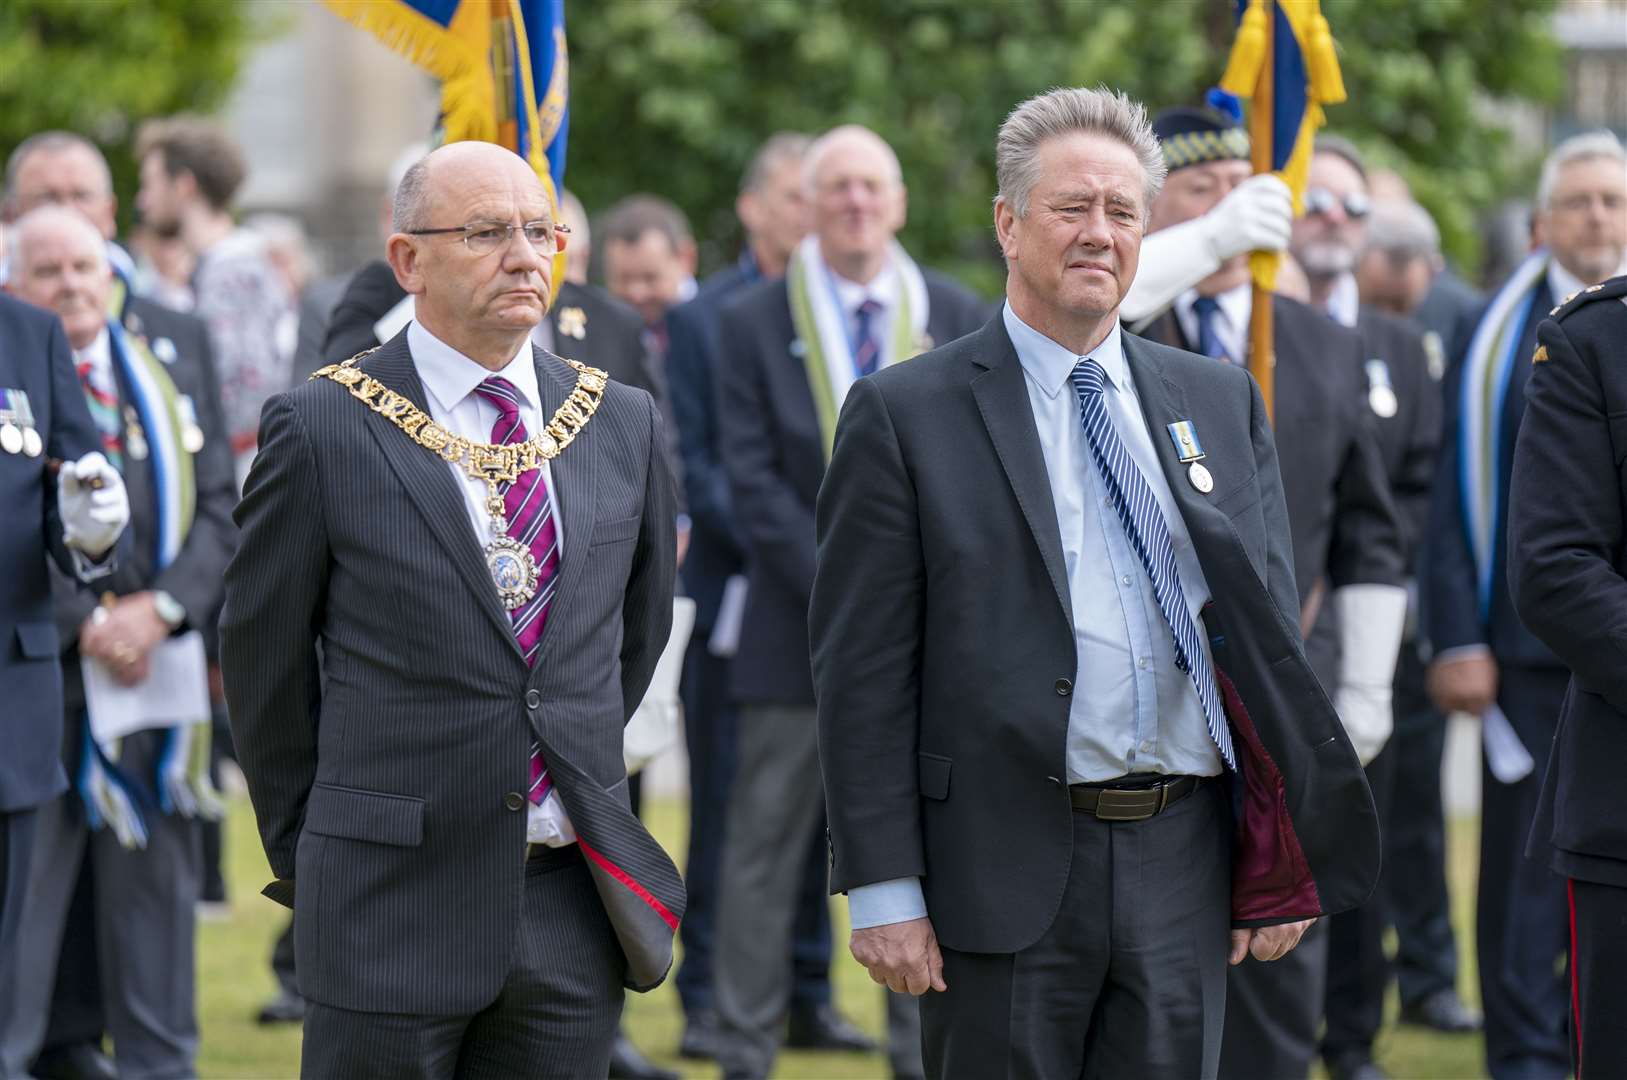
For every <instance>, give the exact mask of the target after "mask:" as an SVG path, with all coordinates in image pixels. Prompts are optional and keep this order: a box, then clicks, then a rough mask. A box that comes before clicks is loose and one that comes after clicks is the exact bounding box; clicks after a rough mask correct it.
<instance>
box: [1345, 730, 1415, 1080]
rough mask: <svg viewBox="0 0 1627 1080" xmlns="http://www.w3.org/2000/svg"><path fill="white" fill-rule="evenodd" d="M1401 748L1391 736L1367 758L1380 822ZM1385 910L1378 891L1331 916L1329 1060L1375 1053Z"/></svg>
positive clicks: (1385, 964)
mask: <svg viewBox="0 0 1627 1080" xmlns="http://www.w3.org/2000/svg"><path fill="white" fill-rule="evenodd" d="M1399 749H1400V748H1399V747H1397V746H1396V745H1395V742H1394V740H1393V739H1392V740H1391V741H1390V742H1389V743H1388V744H1386V745H1385V747H1384V749H1383V750H1381V751H1380V752H1379V755H1378V757H1376V758H1374V759H1373V760H1372V761H1370V762H1368V763H1367V785H1368V787H1370V788H1372V791H1373V802H1374V804H1375V805H1376V806H1377V808H1378V819H1379V821H1380V822H1386V821H1388V820H1389V818H1390V810H1391V804H1392V803H1393V802H1394V801H1395V799H1394V796H1395V794H1396V793H1395V790H1394V787H1395V784H1394V781H1395V766H1396V764H1397V760H1398V754H1397V751H1398V750H1399ZM1437 790H1439V789H1438V788H1437ZM1385 839H1386V840H1387V839H1388V837H1385ZM1387 856H1388V852H1386V857H1387ZM1384 915H1385V908H1384V902H1383V898H1382V897H1381V896H1380V894H1378V893H1374V894H1373V896H1372V897H1371V898H1370V899H1369V900H1368V901H1367V903H1365V904H1363V905H1362V906H1361V907H1359V908H1356V909H1355V910H1354V911H1342V912H1340V913H1339V914H1337V915H1334V916H1332V917H1330V918H1329V919H1328V920H1327V923H1328V971H1327V991H1326V994H1325V1000H1326V1002H1327V1006H1326V1012H1327V1028H1326V1030H1325V1031H1324V1033H1323V1035H1322V1057H1323V1059H1324V1060H1326V1061H1327V1062H1329V1063H1330V1064H1331V1063H1332V1062H1335V1061H1338V1060H1339V1059H1340V1058H1342V1057H1346V1056H1354V1055H1360V1056H1362V1057H1371V1056H1372V1053H1373V1040H1374V1039H1376V1038H1378V1029H1379V1028H1380V1027H1381V1026H1383V1023H1384V991H1385V990H1386V988H1388V986H1389V983H1390V964H1389V960H1388V959H1387V958H1386V957H1385V955H1384V925H1385V919H1384Z"/></svg>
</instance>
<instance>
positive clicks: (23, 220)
mask: <svg viewBox="0 0 1627 1080" xmlns="http://www.w3.org/2000/svg"><path fill="white" fill-rule="evenodd" d="M49 225H66V226H68V227H69V228H71V229H79V230H81V231H83V232H84V234H85V237H86V239H88V240H90V241H91V248H92V250H94V251H95V252H96V258H97V260H98V261H99V262H101V263H102V264H103V265H104V266H105V265H106V264H107V237H105V236H103V235H102V230H100V229H98V228H97V227H96V226H95V225H93V224H91V220H90V218H88V217H86V216H85V215H84V214H81V213H80V212H79V211H77V210H75V209H73V208H72V207H71V206H59V205H57V204H55V203H47V204H45V205H44V206H36V207H35V208H34V209H32V210H30V211H29V212H28V213H26V214H24V215H23V216H22V217H20V218H18V219H17V220H16V221H13V222H12V223H11V224H10V225H8V226H7V227H6V256H7V259H8V266H9V268H10V270H9V272H10V275H11V277H13V278H17V277H19V276H20V275H21V273H22V269H23V265H24V264H23V253H24V252H25V251H26V250H27V248H28V244H27V240H28V235H29V234H30V233H32V232H35V231H36V230H38V229H41V228H43V227H46V226H49Z"/></svg>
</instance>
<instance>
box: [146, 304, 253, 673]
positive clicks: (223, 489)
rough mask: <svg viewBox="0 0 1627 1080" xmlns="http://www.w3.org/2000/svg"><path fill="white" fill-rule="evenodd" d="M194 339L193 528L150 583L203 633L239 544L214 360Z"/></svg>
mask: <svg viewBox="0 0 1627 1080" xmlns="http://www.w3.org/2000/svg"><path fill="white" fill-rule="evenodd" d="M198 337H199V339H200V344H201V350H202V351H200V352H198V353H195V354H194V355H193V358H192V360H193V364H194V370H195V372H196V377H195V379H193V380H192V381H191V382H190V384H188V385H187V386H186V387H185V389H187V390H190V391H191V392H192V397H193V407H194V409H195V410H196V412H197V417H198V427H199V428H201V429H202V431H203V449H201V450H200V451H198V453H197V454H195V455H194V456H193V458H192V471H193V484H194V490H195V491H196V493H197V495H196V500H195V504H194V505H195V512H194V515H193V519H192V529H191V531H190V532H189V533H187V537H186V544H185V545H184V546H183V547H182V548H181V551H180V553H179V554H178V555H177V556H176V558H175V561H174V562H173V563H171V564H170V565H169V566H168V567H166V568H165V570H164V572H163V573H162V574H160V575H159V576H158V579H157V580H156V581H154V582H153V588H155V589H162V590H163V591H164V592H167V593H169V594H170V595H171V596H173V597H174V598H175V599H176V601H177V602H179V603H180V605H181V606H182V607H183V608H185V609H186V613H187V623H188V624H189V625H191V626H192V627H194V628H198V629H201V628H204V627H207V626H209V625H210V624H211V622H212V620H213V618H214V615H215V612H216V610H217V609H218V608H219V606H220V596H221V582H222V577H223V575H224V574H225V572H226V564H227V562H229V561H230V560H231V557H232V548H233V546H234V545H235V544H236V542H237V529H236V527H235V526H234V525H233V524H232V507H233V505H234V504H235V503H236V502H237V473H236V470H235V468H234V466H233V464H232V451H231V442H230V440H229V439H228V438H227V433H226V419H225V417H224V416H223V415H222V413H221V407H220V390H219V387H218V384H217V382H216V380H215V373H214V357H213V354H212V353H211V352H210V351H209V347H208V344H207V338H206V336H205V335H203V334H199V335H198ZM178 367H179V364H177V368H178ZM211 651H213V646H211Z"/></svg>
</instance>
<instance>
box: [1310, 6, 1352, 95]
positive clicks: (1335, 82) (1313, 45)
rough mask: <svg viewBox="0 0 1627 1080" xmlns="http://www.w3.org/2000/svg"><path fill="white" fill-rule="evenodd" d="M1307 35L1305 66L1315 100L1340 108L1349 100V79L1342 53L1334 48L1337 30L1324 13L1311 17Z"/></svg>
mask: <svg viewBox="0 0 1627 1080" xmlns="http://www.w3.org/2000/svg"><path fill="white" fill-rule="evenodd" d="M1306 36H1307V37H1308V38H1309V40H1308V41H1306V43H1305V66H1306V68H1307V69H1308V70H1309V72H1310V76H1311V97H1312V98H1313V99H1315V100H1316V101H1320V102H1321V103H1322V104H1324V105H1337V104H1338V103H1339V102H1341V101H1343V100H1344V99H1345V80H1344V75H1343V74H1341V73H1340V71H1339V54H1338V53H1337V52H1336V51H1335V50H1334V47H1333V31H1332V30H1331V29H1330V28H1329V27H1328V20H1327V19H1326V18H1325V17H1324V16H1323V15H1322V13H1321V12H1320V11H1318V12H1317V13H1316V14H1315V15H1313V16H1311V25H1310V33H1309V34H1308V35H1306Z"/></svg>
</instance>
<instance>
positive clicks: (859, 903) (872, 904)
mask: <svg viewBox="0 0 1627 1080" xmlns="http://www.w3.org/2000/svg"><path fill="white" fill-rule="evenodd" d="M847 912H848V918H849V921H850V922H851V923H852V926H853V929H855V930H863V929H866V928H867V927H871V926H885V925H887V924H889V923H901V922H909V921H910V920H911V919H924V918H926V896H925V895H923V894H922V892H921V879H920V878H918V877H901V878H893V879H892V880H891V881H877V882H875V883H873V884H870V885H860V886H859V887H858V888H856V889H849V890H848V891H847Z"/></svg>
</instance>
